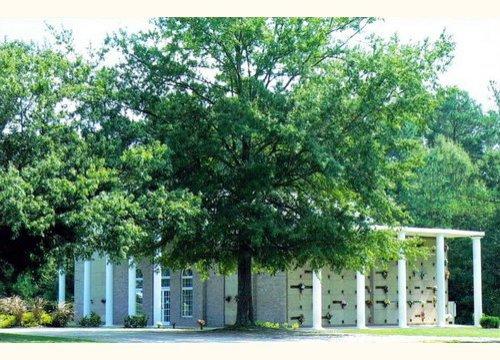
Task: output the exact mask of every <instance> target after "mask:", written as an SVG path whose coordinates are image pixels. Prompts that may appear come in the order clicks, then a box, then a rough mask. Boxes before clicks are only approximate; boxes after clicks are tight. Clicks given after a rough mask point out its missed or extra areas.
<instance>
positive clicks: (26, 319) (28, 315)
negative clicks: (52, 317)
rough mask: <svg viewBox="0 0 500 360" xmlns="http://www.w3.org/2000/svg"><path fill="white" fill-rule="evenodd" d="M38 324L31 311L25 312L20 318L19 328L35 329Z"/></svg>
mask: <svg viewBox="0 0 500 360" xmlns="http://www.w3.org/2000/svg"><path fill="white" fill-rule="evenodd" d="M38 325H39V323H38V321H37V320H36V318H35V314H33V313H32V312H31V311H27V312H25V313H24V314H23V315H22V317H21V326H22V327H35V326H38Z"/></svg>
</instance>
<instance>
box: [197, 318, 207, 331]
mask: <svg viewBox="0 0 500 360" xmlns="http://www.w3.org/2000/svg"><path fill="white" fill-rule="evenodd" d="M196 322H197V323H198V326H199V327H200V330H203V328H204V327H205V325H206V321H205V320H203V319H198V320H197V321H196Z"/></svg>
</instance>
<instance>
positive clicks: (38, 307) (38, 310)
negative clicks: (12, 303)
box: [29, 297, 48, 323]
mask: <svg viewBox="0 0 500 360" xmlns="http://www.w3.org/2000/svg"><path fill="white" fill-rule="evenodd" d="M47 305H48V301H47V300H44V299H42V298H40V297H38V298H35V299H34V300H33V301H31V302H30V304H29V308H30V311H31V312H32V313H33V315H34V316H35V319H36V321H37V322H38V323H41V320H42V315H43V314H45V313H46V311H45V310H46V308H47Z"/></svg>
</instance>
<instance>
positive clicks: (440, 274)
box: [436, 235, 446, 327]
mask: <svg viewBox="0 0 500 360" xmlns="http://www.w3.org/2000/svg"><path fill="white" fill-rule="evenodd" d="M444 276H445V275H444V236H443V235H438V236H437V237H436V286H437V304H436V306H437V309H436V311H437V326H439V327H444V326H445V325H446V319H445V317H446V304H445V299H446V297H445V284H446V282H445V277H444Z"/></svg>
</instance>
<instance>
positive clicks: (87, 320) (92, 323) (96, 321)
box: [78, 311, 102, 327]
mask: <svg viewBox="0 0 500 360" xmlns="http://www.w3.org/2000/svg"><path fill="white" fill-rule="evenodd" d="M101 324H102V321H101V317H100V316H99V315H97V314H96V313H95V312H93V311H92V312H91V313H90V315H87V316H84V317H82V318H81V319H80V321H79V322H78V325H80V326H81V327H99V326H101Z"/></svg>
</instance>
